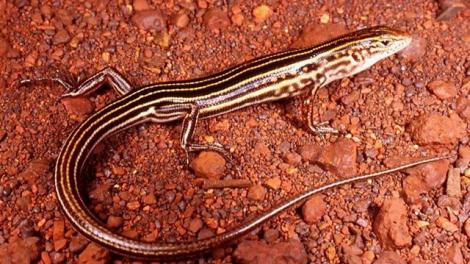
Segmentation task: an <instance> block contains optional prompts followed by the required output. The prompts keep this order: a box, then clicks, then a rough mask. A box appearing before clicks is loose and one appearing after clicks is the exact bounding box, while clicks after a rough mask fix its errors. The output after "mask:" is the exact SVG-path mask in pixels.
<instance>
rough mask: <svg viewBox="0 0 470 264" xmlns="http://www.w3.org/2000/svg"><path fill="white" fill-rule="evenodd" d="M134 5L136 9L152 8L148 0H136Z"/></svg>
mask: <svg viewBox="0 0 470 264" xmlns="http://www.w3.org/2000/svg"><path fill="white" fill-rule="evenodd" d="M132 6H133V7H134V10H135V11H144V10H148V9H150V5H149V4H148V3H147V1H146V0H134V3H133V4H132Z"/></svg>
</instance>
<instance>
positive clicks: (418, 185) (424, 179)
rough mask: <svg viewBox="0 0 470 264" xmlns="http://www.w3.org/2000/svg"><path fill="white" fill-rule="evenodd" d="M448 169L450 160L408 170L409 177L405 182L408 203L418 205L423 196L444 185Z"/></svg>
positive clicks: (404, 188)
mask: <svg viewBox="0 0 470 264" xmlns="http://www.w3.org/2000/svg"><path fill="white" fill-rule="evenodd" d="M448 167H449V161H448V160H439V161H435V162H431V163H426V164H422V165H419V166H416V167H414V168H410V169H407V170H406V173H408V174H409V176H408V177H406V178H405V180H404V181H403V191H404V192H405V197H406V201H407V202H408V203H409V204H413V203H417V202H419V199H420V195H421V194H423V193H427V192H429V191H430V190H432V189H434V188H437V187H440V186H441V185H442V184H444V182H445V180H446V178H447V171H448Z"/></svg>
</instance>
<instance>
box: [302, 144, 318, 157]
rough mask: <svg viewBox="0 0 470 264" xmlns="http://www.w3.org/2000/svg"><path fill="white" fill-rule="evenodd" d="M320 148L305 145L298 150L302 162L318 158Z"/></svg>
mask: <svg viewBox="0 0 470 264" xmlns="http://www.w3.org/2000/svg"><path fill="white" fill-rule="evenodd" d="M320 153H321V148H320V147H319V146H318V145H314V144H307V145H305V146H303V147H301V148H300V156H301V157H302V159H303V160H304V161H315V160H317V158H318V157H319V156H320Z"/></svg>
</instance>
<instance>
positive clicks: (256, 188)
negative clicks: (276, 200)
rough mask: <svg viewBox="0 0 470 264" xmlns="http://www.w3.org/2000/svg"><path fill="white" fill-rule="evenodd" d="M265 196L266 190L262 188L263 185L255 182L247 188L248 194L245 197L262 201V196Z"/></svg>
mask: <svg viewBox="0 0 470 264" xmlns="http://www.w3.org/2000/svg"><path fill="white" fill-rule="evenodd" d="M265 196H266V190H265V189H264V187H263V186H261V185H259V184H257V185H253V186H251V187H250V189H248V194H247V197H248V198H250V199H252V200H256V201H262V200H264V197H265Z"/></svg>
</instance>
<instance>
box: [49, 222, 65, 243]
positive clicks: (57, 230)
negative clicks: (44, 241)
mask: <svg viewBox="0 0 470 264" xmlns="http://www.w3.org/2000/svg"><path fill="white" fill-rule="evenodd" d="M64 230H65V222H64V221H63V220H57V221H54V225H53V228H52V239H53V240H54V241H55V240H59V239H62V238H64Z"/></svg>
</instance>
